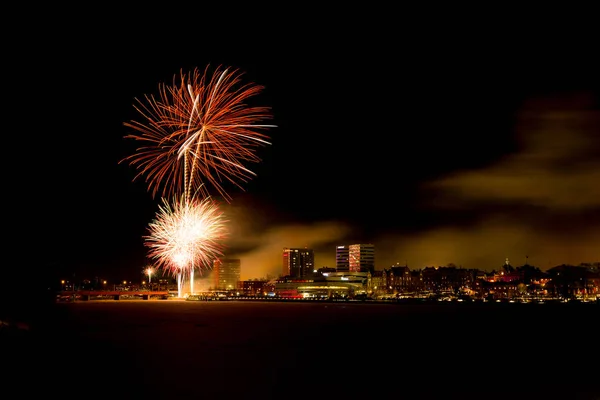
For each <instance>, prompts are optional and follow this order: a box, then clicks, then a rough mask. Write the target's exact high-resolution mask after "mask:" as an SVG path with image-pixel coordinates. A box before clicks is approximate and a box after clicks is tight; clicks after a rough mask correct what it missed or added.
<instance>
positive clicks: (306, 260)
mask: <svg viewBox="0 0 600 400" xmlns="http://www.w3.org/2000/svg"><path fill="white" fill-rule="evenodd" d="M314 269H315V253H314V251H313V250H312V249H306V248H304V249H300V248H288V247H284V248H283V270H282V273H283V276H289V277H292V278H305V277H307V276H309V275H311V274H312V273H313V271H314Z"/></svg>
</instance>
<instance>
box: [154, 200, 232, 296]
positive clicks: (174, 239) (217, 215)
mask: <svg viewBox="0 0 600 400" xmlns="http://www.w3.org/2000/svg"><path fill="white" fill-rule="evenodd" d="M226 222H227V221H226V220H225V217H224V214H223V212H222V211H221V209H220V208H219V206H218V204H217V203H216V202H214V201H213V200H212V199H210V198H205V199H203V200H196V199H192V200H190V201H186V200H185V198H183V197H181V198H180V200H179V201H177V202H175V203H174V204H172V205H171V204H169V202H167V201H166V200H164V199H163V205H162V206H159V211H158V213H157V214H156V218H155V219H154V220H153V221H152V222H151V223H150V224H149V234H148V235H147V236H146V237H145V240H146V241H145V244H146V246H147V247H149V248H150V252H149V257H151V258H153V259H154V260H155V262H156V264H157V266H159V267H160V268H162V269H164V270H165V271H167V272H168V273H170V274H172V275H173V276H175V277H177V282H178V292H179V294H178V297H182V296H181V291H182V283H183V280H184V279H185V278H186V277H188V278H190V282H191V285H192V286H191V291H192V292H193V272H194V268H199V269H200V270H201V271H202V269H204V268H206V269H210V268H211V267H212V265H213V262H214V260H215V259H217V258H219V257H222V256H223V249H224V246H223V244H222V240H224V239H225V238H226V237H227V235H228V231H227V229H226V226H225V224H226Z"/></svg>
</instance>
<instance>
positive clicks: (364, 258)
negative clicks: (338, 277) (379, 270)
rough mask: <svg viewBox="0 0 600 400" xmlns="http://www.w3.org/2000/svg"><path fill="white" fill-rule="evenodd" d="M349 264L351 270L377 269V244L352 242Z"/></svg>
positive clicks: (349, 250) (349, 248)
mask: <svg viewBox="0 0 600 400" xmlns="http://www.w3.org/2000/svg"><path fill="white" fill-rule="evenodd" d="M348 264H349V271H350V272H369V271H370V272H373V271H375V245H373V244H351V245H350V246H348Z"/></svg>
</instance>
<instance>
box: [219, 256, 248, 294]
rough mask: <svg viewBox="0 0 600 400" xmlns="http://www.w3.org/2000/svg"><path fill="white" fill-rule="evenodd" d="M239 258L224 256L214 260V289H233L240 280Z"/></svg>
mask: <svg viewBox="0 0 600 400" xmlns="http://www.w3.org/2000/svg"><path fill="white" fill-rule="evenodd" d="M241 266H242V263H241V260H240V259H239V258H224V259H222V260H216V261H215V263H214V267H213V279H214V285H215V289H217V290H234V289H237V284H238V282H239V281H240V273H241Z"/></svg>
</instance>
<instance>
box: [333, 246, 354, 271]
mask: <svg viewBox="0 0 600 400" xmlns="http://www.w3.org/2000/svg"><path fill="white" fill-rule="evenodd" d="M348 257H349V250H348V246H337V247H336V248H335V270H336V271H338V272H346V271H350V263H349V261H348V260H349V258H348Z"/></svg>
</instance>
